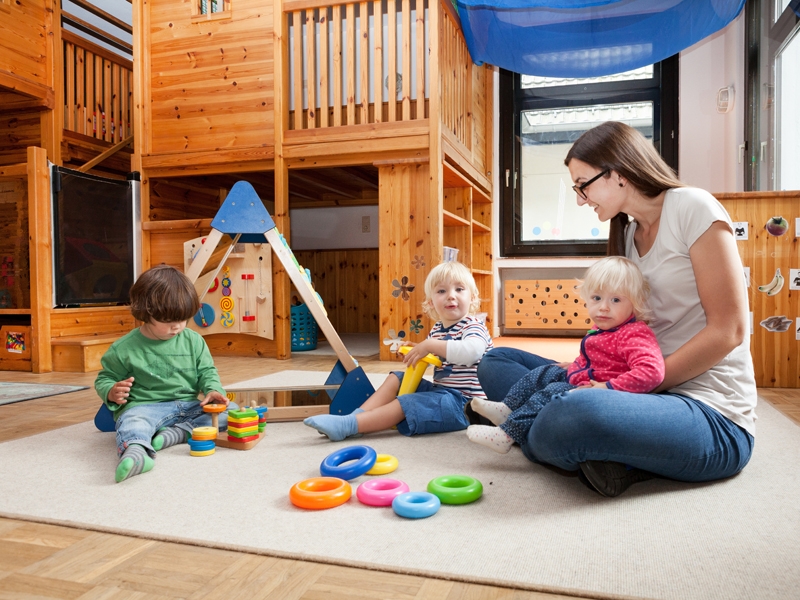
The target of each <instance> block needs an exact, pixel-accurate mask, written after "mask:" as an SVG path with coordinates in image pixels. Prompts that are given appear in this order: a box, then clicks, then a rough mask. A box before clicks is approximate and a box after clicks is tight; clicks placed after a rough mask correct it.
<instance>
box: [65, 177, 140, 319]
mask: <svg viewBox="0 0 800 600" xmlns="http://www.w3.org/2000/svg"><path fill="white" fill-rule="evenodd" d="M52 179H53V254H54V257H53V270H54V281H55V289H54V296H55V305H56V306H57V307H68V306H84V305H113V304H126V303H128V302H129V300H130V297H129V290H130V287H131V285H132V284H133V281H134V272H135V271H134V263H135V260H134V247H135V244H134V237H135V235H134V226H135V225H137V224H136V223H135V221H134V219H135V218H137V215H136V212H137V211H135V210H134V191H133V185H132V183H133V182H131V181H121V180H116V179H105V178H103V177H96V176H94V175H89V174H87V173H81V172H79V171H73V170H71V169H65V168H63V167H54V168H53V177H52Z"/></svg>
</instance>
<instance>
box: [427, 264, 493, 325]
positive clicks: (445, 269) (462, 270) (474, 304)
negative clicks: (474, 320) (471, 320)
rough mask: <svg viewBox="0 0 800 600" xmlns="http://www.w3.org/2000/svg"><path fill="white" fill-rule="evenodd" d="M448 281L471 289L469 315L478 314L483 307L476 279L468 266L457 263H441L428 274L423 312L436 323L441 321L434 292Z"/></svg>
mask: <svg viewBox="0 0 800 600" xmlns="http://www.w3.org/2000/svg"><path fill="white" fill-rule="evenodd" d="M447 281H452V282H454V283H461V284H463V285H464V287H466V288H467V289H469V293H470V295H471V296H472V301H471V302H470V303H469V314H471V315H474V314H475V313H476V312H478V309H479V308H480V307H481V299H480V293H479V292H478V286H477V285H476V284H475V278H474V277H473V276H472V273H470V270H469V269H468V268H467V267H466V266H464V265H463V264H461V263H460V262H455V261H451V262H443V263H439V264H438V265H436V266H435V267H433V269H431V272H430V273H428V276H427V277H426V278H425V300H424V301H423V302H422V312H424V313H425V314H426V315H428V316H429V317H430V318H431V319H434V320H435V321H439V320H440V317H439V315H438V314H437V312H436V309H434V308H433V300H432V298H433V292H434V290H435V289H436V287H437V286H438V285H440V284H442V283H444V282H447Z"/></svg>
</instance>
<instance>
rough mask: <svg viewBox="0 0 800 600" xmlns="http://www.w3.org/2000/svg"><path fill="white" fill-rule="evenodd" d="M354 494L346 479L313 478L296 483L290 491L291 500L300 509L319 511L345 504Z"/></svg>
mask: <svg viewBox="0 0 800 600" xmlns="http://www.w3.org/2000/svg"><path fill="white" fill-rule="evenodd" d="M352 494H353V490H352V488H351V487H350V484H349V483H347V482H346V481H345V480H344V479H339V478H338V477H312V478H311V479H304V480H303V481H300V482H298V483H295V484H294V485H293V486H292V489H291V490H289V500H291V502H292V504H294V505H295V506H299V507H300V508H308V509H311V510H317V509H321V508H333V507H334V506H339V505H341V504H344V503H345V502H347V501H348V500H349V499H350V496H351V495H352Z"/></svg>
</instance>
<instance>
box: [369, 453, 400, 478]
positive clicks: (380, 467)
mask: <svg viewBox="0 0 800 600" xmlns="http://www.w3.org/2000/svg"><path fill="white" fill-rule="evenodd" d="M399 464H400V463H399V462H398V460H397V459H396V458H395V457H394V456H392V455H390V454H378V457H377V458H376V459H375V466H373V467H372V468H371V469H370V470H369V471H367V475H387V474H388V473H391V472H392V471H394V470H395V469H396V468H397V466H398V465H399Z"/></svg>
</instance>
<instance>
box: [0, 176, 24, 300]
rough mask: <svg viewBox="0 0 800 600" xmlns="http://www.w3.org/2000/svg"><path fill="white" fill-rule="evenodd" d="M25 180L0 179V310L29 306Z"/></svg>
mask: <svg viewBox="0 0 800 600" xmlns="http://www.w3.org/2000/svg"><path fill="white" fill-rule="evenodd" d="M30 285H31V281H30V253H29V248H28V182H27V180H25V179H17V180H11V181H0V309H4V308H30V307H31V294H30Z"/></svg>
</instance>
